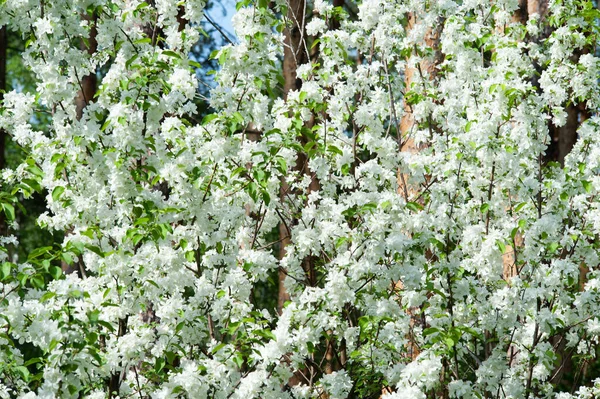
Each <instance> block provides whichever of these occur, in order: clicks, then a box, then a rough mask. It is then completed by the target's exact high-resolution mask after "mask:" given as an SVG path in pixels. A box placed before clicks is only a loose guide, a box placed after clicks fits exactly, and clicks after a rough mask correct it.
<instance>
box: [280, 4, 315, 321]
mask: <svg viewBox="0 0 600 399" xmlns="http://www.w3.org/2000/svg"><path fill="white" fill-rule="evenodd" d="M305 11H306V0H289V1H288V10H287V15H286V20H287V21H288V24H287V27H286V29H285V31H284V34H285V40H284V50H283V78H284V85H283V96H284V98H286V99H287V95H288V93H289V92H290V91H291V90H300V88H301V87H302V80H301V79H299V78H298V77H297V75H296V70H297V68H298V65H302V64H305V63H307V62H308V56H309V54H308V51H307V46H306V37H305V36H306V34H305ZM306 162H307V159H306V157H305V156H304V154H298V161H297V165H296V168H299V169H304V168H305V164H306ZM289 190H290V187H289V185H288V184H287V182H286V181H285V179H284V180H282V182H281V189H280V197H281V201H282V202H285V200H286V197H287V195H288V193H289ZM283 217H285V215H283ZM289 227H291V226H290V225H289V223H283V222H282V223H280V224H279V239H280V251H279V256H280V258H283V257H284V256H285V254H286V247H287V246H288V245H289V244H290V243H291V237H290V232H289V231H288V228H289ZM285 277H286V271H285V270H283V269H282V270H280V271H279V293H278V297H277V312H278V313H279V314H281V312H282V309H283V306H284V304H285V302H286V301H288V300H289V298H290V297H289V294H288V292H287V291H286V289H285V286H284V281H285Z"/></svg>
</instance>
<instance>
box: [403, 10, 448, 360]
mask: <svg viewBox="0 0 600 399" xmlns="http://www.w3.org/2000/svg"><path fill="white" fill-rule="evenodd" d="M438 22H439V23H438V24H437V26H436V27H435V28H429V29H428V30H427V33H426V34H425V46H426V47H427V48H429V49H432V50H433V58H425V59H423V60H422V61H421V62H420V64H419V67H418V68H414V67H412V66H410V65H407V66H406V69H405V73H404V85H405V88H404V90H405V94H406V93H407V92H408V91H410V90H411V87H412V84H413V81H414V79H415V74H419V75H422V74H423V73H425V72H426V73H427V75H428V76H427V77H428V78H429V79H430V80H434V79H435V78H436V76H437V74H438V70H437V67H438V65H439V64H440V63H441V62H442V61H443V58H444V57H443V53H442V51H441V49H440V36H441V33H442V29H443V27H444V21H443V20H441V19H440V20H439V21H438ZM416 23H417V21H416V16H415V15H414V14H411V15H409V19H408V26H407V30H411V29H412V28H413V27H414V25H415V24H416ZM422 77H425V76H423V75H422ZM403 109H404V113H403V115H402V118H401V120H400V132H399V133H398V134H399V135H400V151H402V152H410V153H416V152H418V151H419V148H418V146H417V145H416V144H415V141H414V139H413V137H412V134H413V129H414V127H415V118H414V115H413V112H412V106H411V105H410V104H409V103H408V102H407V101H406V96H405V97H404V104H403ZM431 128H432V129H433V126H431ZM397 183H398V190H397V191H398V194H399V195H401V196H402V197H404V199H405V200H406V201H407V202H408V201H410V200H411V197H413V196H414V195H415V193H416V192H417V191H418V187H412V186H411V185H410V184H409V176H408V174H405V173H402V172H401V171H398V177H397ZM396 287H397V288H402V282H401V281H398V282H397V283H396ZM409 313H410V316H411V328H412V327H413V326H417V325H421V324H422V323H423V320H422V318H421V316H420V315H418V314H417V313H418V309H411V310H410V311H409ZM408 351H409V355H410V357H411V358H412V359H413V360H414V359H416V358H417V356H418V355H419V353H420V351H419V346H418V344H417V343H416V342H415V341H414V339H413V338H412V336H411V337H409V343H408Z"/></svg>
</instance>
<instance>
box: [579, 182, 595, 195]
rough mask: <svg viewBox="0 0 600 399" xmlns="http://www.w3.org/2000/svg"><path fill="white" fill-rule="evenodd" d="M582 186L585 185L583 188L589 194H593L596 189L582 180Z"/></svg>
mask: <svg viewBox="0 0 600 399" xmlns="http://www.w3.org/2000/svg"><path fill="white" fill-rule="evenodd" d="M581 184H583V188H584V189H585V191H586V192H587V193H591V192H592V190H593V189H594V187H593V186H592V183H591V182H589V181H587V180H582V181H581Z"/></svg>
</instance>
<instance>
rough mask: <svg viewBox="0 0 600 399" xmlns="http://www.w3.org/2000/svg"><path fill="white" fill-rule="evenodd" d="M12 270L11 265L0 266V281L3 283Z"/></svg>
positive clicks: (6, 263)
mask: <svg viewBox="0 0 600 399" xmlns="http://www.w3.org/2000/svg"><path fill="white" fill-rule="evenodd" d="M11 269H12V263H10V262H4V263H2V265H1V266H0V281H4V280H5V279H6V278H7V277H8V276H10V271H11Z"/></svg>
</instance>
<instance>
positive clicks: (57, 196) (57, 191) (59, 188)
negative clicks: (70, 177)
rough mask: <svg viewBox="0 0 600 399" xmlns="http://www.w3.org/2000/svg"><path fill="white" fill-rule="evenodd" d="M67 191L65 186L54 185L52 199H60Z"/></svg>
mask: <svg viewBox="0 0 600 399" xmlns="http://www.w3.org/2000/svg"><path fill="white" fill-rule="evenodd" d="M64 192H65V188H64V187H63V186H57V187H54V190H52V199H53V200H54V201H55V202H56V201H58V200H59V199H60V196H61V195H62V194H63V193H64Z"/></svg>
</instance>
